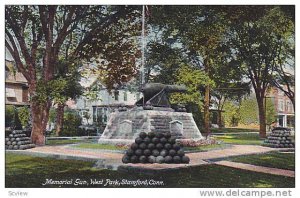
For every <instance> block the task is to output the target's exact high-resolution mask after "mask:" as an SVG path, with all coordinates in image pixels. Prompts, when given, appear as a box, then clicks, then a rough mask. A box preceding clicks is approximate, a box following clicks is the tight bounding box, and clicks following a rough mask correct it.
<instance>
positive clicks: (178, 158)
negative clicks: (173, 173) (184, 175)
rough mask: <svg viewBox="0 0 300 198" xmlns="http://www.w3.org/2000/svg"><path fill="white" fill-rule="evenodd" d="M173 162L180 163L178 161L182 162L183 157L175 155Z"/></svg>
mask: <svg viewBox="0 0 300 198" xmlns="http://www.w3.org/2000/svg"><path fill="white" fill-rule="evenodd" d="M173 162H174V163H175V164H178V163H180V162H181V157H179V156H177V155H176V156H174V157H173Z"/></svg>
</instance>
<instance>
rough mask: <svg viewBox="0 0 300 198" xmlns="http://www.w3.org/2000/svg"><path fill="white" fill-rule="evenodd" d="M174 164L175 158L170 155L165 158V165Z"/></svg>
mask: <svg viewBox="0 0 300 198" xmlns="http://www.w3.org/2000/svg"><path fill="white" fill-rule="evenodd" d="M172 162H173V158H172V157H171V156H170V155H168V156H166V157H165V163H168V164H170V163H172Z"/></svg>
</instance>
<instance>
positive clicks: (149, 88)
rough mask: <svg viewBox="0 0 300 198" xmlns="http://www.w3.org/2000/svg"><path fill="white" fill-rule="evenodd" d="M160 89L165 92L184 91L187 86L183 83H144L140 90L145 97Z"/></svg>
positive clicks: (149, 96) (150, 96) (153, 94)
mask: <svg viewBox="0 0 300 198" xmlns="http://www.w3.org/2000/svg"><path fill="white" fill-rule="evenodd" d="M161 90H164V91H165V92H166V93H174V92H185V91H187V88H186V87H185V86H184V85H164V84H161V83H148V84H146V85H144V87H143V88H142V90H141V91H142V92H143V94H144V97H145V99H146V101H147V99H150V98H152V97H153V96H155V95H156V94H157V93H159V92H160V91H161Z"/></svg>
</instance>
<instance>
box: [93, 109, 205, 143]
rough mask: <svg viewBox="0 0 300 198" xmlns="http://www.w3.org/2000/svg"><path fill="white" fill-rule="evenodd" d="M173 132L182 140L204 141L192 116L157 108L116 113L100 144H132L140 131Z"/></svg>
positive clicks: (109, 122) (111, 118)
mask: <svg viewBox="0 0 300 198" xmlns="http://www.w3.org/2000/svg"><path fill="white" fill-rule="evenodd" d="M151 131H152V132H171V134H172V135H173V136H176V137H177V138H181V139H191V140H200V139H203V137H202V135H201V133H200V131H199V129H198V128H197V125H196V123H195V121H194V119H193V115H192V114H191V113H186V112H174V110H173V109H171V108H160V107H154V109H153V110H144V109H143V108H142V107H134V108H133V109H131V110H128V111H122V112H114V113H112V114H111V115H110V119H109V121H108V123H107V126H106V128H105V130H104V132H103V134H102V136H101V137H100V139H99V141H98V142H99V143H124V144H127V143H132V142H133V141H134V139H135V138H136V137H137V136H138V134H139V133H141V132H146V133H148V132H151Z"/></svg>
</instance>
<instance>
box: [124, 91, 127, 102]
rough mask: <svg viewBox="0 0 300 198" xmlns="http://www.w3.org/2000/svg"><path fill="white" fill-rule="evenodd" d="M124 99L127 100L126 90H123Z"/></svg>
mask: <svg viewBox="0 0 300 198" xmlns="http://www.w3.org/2000/svg"><path fill="white" fill-rule="evenodd" d="M124 101H127V92H126V91H124Z"/></svg>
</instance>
